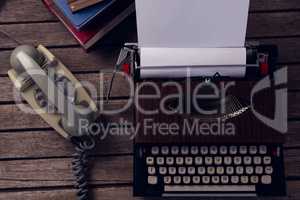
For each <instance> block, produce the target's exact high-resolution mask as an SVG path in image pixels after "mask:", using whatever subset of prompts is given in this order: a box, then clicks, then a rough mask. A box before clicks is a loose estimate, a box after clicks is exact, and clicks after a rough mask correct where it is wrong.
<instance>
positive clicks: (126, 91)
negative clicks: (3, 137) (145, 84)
mask: <svg viewBox="0 0 300 200" xmlns="http://www.w3.org/2000/svg"><path fill="white" fill-rule="evenodd" d="M75 76H76V77H77V78H78V80H79V81H81V83H82V84H83V85H87V86H92V88H91V90H90V91H93V90H95V91H96V92H97V93H96V94H93V95H94V96H95V97H98V98H106V96H107V92H108V89H109V85H110V82H111V78H112V73H90V74H75ZM0 91H1V93H2V95H1V96H0V103H1V102H12V101H15V100H16V99H15V98H14V97H15V96H16V95H17V96H18V94H19V92H18V91H15V88H14V85H13V83H12V82H11V81H10V79H9V78H8V77H0ZM129 95H130V82H129V79H128V78H126V76H125V75H124V74H122V73H117V74H116V76H115V79H114V82H113V87H112V91H111V97H117V98H121V97H129Z"/></svg>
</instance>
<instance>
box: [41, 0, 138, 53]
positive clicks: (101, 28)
mask: <svg viewBox="0 0 300 200" xmlns="http://www.w3.org/2000/svg"><path fill="white" fill-rule="evenodd" d="M54 1H55V0H43V2H44V3H45V5H46V6H47V7H48V9H49V10H50V11H51V12H52V13H53V14H54V15H55V16H56V17H57V18H58V19H59V20H60V21H61V22H62V23H63V24H64V25H65V27H66V28H67V29H68V30H69V32H70V33H71V34H72V35H73V36H74V37H75V39H76V40H77V41H78V42H79V44H80V45H81V46H82V47H83V48H84V49H85V50H88V49H89V48H91V47H92V46H93V45H94V44H95V43H96V42H97V41H99V40H100V39H101V38H102V37H104V36H105V35H106V34H107V33H108V32H110V31H111V30H112V29H113V28H114V27H116V26H117V25H118V24H120V23H121V22H122V21H124V20H125V19H126V18H127V17H128V16H130V15H131V14H132V13H133V12H134V11H135V6H134V2H133V1H126V2H125V1H120V3H118V4H117V5H118V6H115V7H114V9H113V10H112V12H110V13H109V14H108V15H105V16H104V17H103V18H102V19H101V20H99V21H97V23H94V24H93V25H91V26H89V27H87V28H86V29H83V30H77V29H76V28H75V27H74V26H73V25H72V24H71V23H70V22H69V21H68V19H67V18H66V17H65V16H64V15H63V13H62V12H61V11H60V9H59V8H58V7H57V6H56V4H55V3H54Z"/></svg>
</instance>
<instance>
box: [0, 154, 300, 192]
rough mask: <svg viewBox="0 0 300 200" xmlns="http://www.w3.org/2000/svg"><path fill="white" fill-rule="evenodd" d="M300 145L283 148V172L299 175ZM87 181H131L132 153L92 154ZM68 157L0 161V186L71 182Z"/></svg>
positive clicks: (23, 186)
mask: <svg viewBox="0 0 300 200" xmlns="http://www.w3.org/2000/svg"><path fill="white" fill-rule="evenodd" d="M299 152H300V149H292V150H286V151H285V166H286V176H287V177H293V176H298V177H299V175H300V158H299V156H298V154H299ZM91 163H92V164H91V166H92V167H91V179H90V180H91V184H101V185H102V184H104V185H105V184H122V183H123V184H130V183H132V171H133V165H132V164H133V161H132V156H106V157H92V159H91ZM70 164H71V158H55V159H37V160H29V159H26V160H9V161H1V165H0V189H12V188H34V187H57V186H72V185H73V184H74V177H73V173H72V170H71V165H70Z"/></svg>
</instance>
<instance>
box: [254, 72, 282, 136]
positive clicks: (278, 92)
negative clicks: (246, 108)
mask: <svg viewBox="0 0 300 200" xmlns="http://www.w3.org/2000/svg"><path fill="white" fill-rule="evenodd" d="M287 72H288V71H287V67H284V68H281V69H279V70H277V71H275V72H274V74H273V79H272V77H271V75H269V76H267V77H265V78H263V79H262V80H260V81H259V82H258V83H257V84H256V85H255V86H254V87H253V88H252V91H251V110H252V112H253V114H254V115H255V116H256V117H257V118H258V119H259V120H260V121H262V122H263V123H264V124H266V125H267V126H269V127H271V128H273V129H275V130H276V131H279V132H280V133H286V132H287V131H288V125H287V101H288V96H287V93H288V90H287V82H288V78H287ZM269 89H271V90H274V92H275V108H274V110H275V113H274V118H273V119H272V118H269V117H266V116H264V115H262V114H261V113H259V112H258V111H256V110H255V107H254V104H253V99H254V96H255V94H257V93H258V92H260V91H263V90H269Z"/></svg>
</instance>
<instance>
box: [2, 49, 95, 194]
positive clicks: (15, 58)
mask: <svg viewBox="0 0 300 200" xmlns="http://www.w3.org/2000/svg"><path fill="white" fill-rule="evenodd" d="M10 62H11V66H12V67H13V69H11V70H9V71H8V75H9V78H10V79H11V80H12V82H13V83H14V85H15V87H16V88H17V89H18V90H19V91H20V93H21V96H22V97H23V98H24V99H25V100H26V101H27V102H28V104H29V105H30V106H31V107H32V108H33V109H34V110H35V111H37V113H38V114H39V115H40V116H41V117H42V118H43V119H44V120H45V121H46V122H47V123H48V124H49V125H50V126H51V127H53V128H54V129H55V130H56V131H57V132H58V133H59V134H60V135H62V136H63V137H65V138H67V139H70V140H71V141H72V142H73V144H74V145H75V146H76V147H75V150H76V153H75V154H74V161H73V162H72V166H73V170H74V173H75V176H76V181H77V185H76V187H77V189H78V193H77V197H78V200H87V199H88V183H87V167H88V165H87V164H88V160H87V153H88V151H89V150H91V149H92V148H94V146H95V141H94V139H93V138H92V137H91V135H89V133H88V132H87V131H86V125H87V123H93V122H94V121H95V120H96V118H97V115H98V109H97V106H96V104H95V102H94V101H93V99H92V98H91V97H90V95H89V94H88V93H87V91H86V90H85V89H84V87H83V86H82V85H81V83H80V82H79V81H78V80H77V79H76V78H75V77H74V76H73V74H72V73H71V72H70V71H69V70H68V69H67V68H66V67H65V66H64V65H63V64H62V63H61V62H60V61H59V60H58V59H56V58H55V57H54V55H52V54H51V53H50V52H49V51H48V50H47V49H46V48H45V47H44V46H42V45H39V46H38V47H37V48H35V47H33V46H29V45H22V46H19V47H17V48H16V49H15V50H14V51H13V53H12V55H11V60H10ZM81 120H84V123H85V129H83V128H81V123H82V122H83V121H81Z"/></svg>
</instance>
